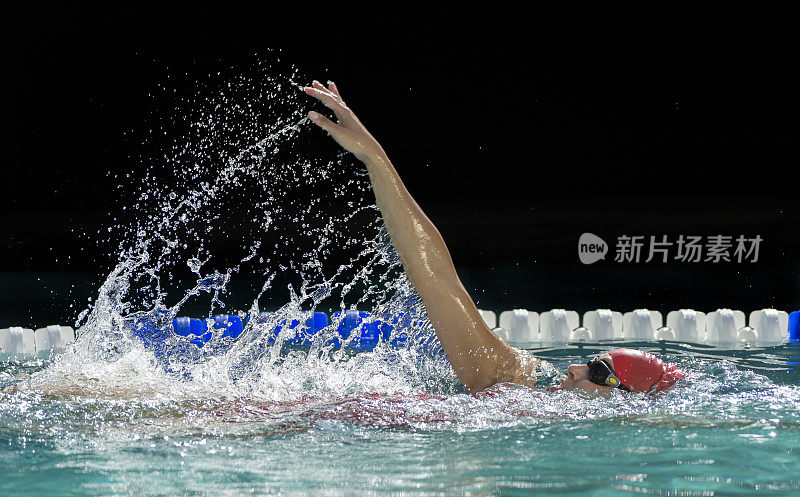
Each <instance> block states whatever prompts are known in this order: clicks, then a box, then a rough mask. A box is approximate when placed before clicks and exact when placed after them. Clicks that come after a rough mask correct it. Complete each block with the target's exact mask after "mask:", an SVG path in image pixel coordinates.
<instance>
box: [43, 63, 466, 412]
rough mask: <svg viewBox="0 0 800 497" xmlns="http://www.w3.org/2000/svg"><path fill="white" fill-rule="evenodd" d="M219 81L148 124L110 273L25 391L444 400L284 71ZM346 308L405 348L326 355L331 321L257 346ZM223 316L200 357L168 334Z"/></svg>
mask: <svg viewBox="0 0 800 497" xmlns="http://www.w3.org/2000/svg"><path fill="white" fill-rule="evenodd" d="M217 76H219V77H216V78H215V77H214V75H209V79H208V80H207V81H205V82H203V83H197V84H195V86H194V88H192V89H190V90H188V91H185V94H186V95H188V96H183V97H180V98H174V99H172V100H170V101H169V102H170V104H171V107H170V108H168V109H166V110H165V109H160V110H159V111H158V112H159V115H157V116H156V117H155V118H154V123H153V124H152V129H150V130H148V133H146V137H145V139H144V140H143V141H142V143H141V144H140V148H141V149H142V150H145V151H147V153H146V154H144V153H143V154H142V155H141V156H140V157H139V167H138V168H137V169H136V170H134V171H132V172H131V173H129V174H126V175H125V176H124V178H120V179H121V180H124V181H121V184H120V198H121V199H122V200H121V201H120V204H121V208H120V209H119V212H118V213H117V215H116V216H115V217H114V220H115V223H114V224H113V225H112V226H110V227H109V229H108V237H107V239H109V240H116V241H117V242H118V245H117V246H116V248H115V251H116V252H117V253H118V262H117V264H116V266H115V267H114V268H113V270H112V271H111V272H110V273H109V274H108V276H107V277H106V279H105V281H104V283H103V284H102V286H101V287H100V289H99V292H98V296H97V299H96V300H95V302H94V304H93V305H92V306H90V307H89V308H88V309H86V310H85V311H84V312H83V313H82V314H81V315H80V316H79V318H78V320H77V323H76V326H79V327H80V330H79V331H80V333H79V337H78V340H77V342H76V343H75V344H74V346H72V347H71V348H70V349H69V350H68V351H67V352H66V353H64V354H63V355H61V356H60V357H59V358H58V360H57V361H56V363H55V364H54V365H52V366H51V367H49V368H47V369H46V370H44V371H42V372H41V373H39V374H37V375H36V377H35V383H37V384H39V385H54V384H59V385H63V384H65V383H70V384H73V385H74V386H75V387H76V388H77V389H84V388H87V386H88V387H91V388H92V389H94V390H96V391H100V390H103V389H106V391H107V392H108V393H110V394H112V395H145V396H147V395H150V396H152V395H158V396H164V397H166V398H171V399H181V398H184V399H185V398H195V399H196V398H203V397H215V398H219V397H237V398H238V397H245V396H246V397H249V398H257V399H268V400H287V399H296V398H301V397H303V396H307V395H315V396H324V395H328V394H348V393H357V392H362V391H370V392H398V391H400V392H411V391H417V390H420V389H422V388H428V387H432V388H438V389H444V390H445V391H448V390H453V389H457V388H458V386H457V384H456V382H455V378H454V376H453V374H452V372H451V370H450V368H449V367H448V366H447V364H446V362H445V360H444V358H443V357H442V355H441V354H437V353H431V351H430V347H428V348H427V351H426V352H425V353H423V352H420V351H418V349H419V348H418V347H417V345H418V344H419V342H420V341H421V340H423V339H424V340H430V337H431V336H432V331H431V328H430V325H429V323H428V321H427V319H426V318H425V313H424V310H423V308H422V306H421V305H420V302H419V299H418V297H417V296H416V294H415V292H414V290H413V288H412V287H411V285H410V284H409V282H408V280H407V278H406V277H405V275H404V274H403V271H402V266H401V264H400V262H399V258H398V256H397V254H396V253H395V251H394V249H393V248H392V246H391V243H390V242H389V239H388V236H387V233H386V231H385V229H384V228H383V225H382V221H381V219H380V215H379V212H378V210H377V208H376V206H375V205H374V197H373V196H372V193H371V189H370V187H369V181H368V178H367V175H366V172H365V170H364V169H363V167H360V165H359V164H358V162H357V161H356V160H355V159H353V158H352V157H350V156H349V155H347V154H344V153H341V152H340V151H338V150H336V149H335V148H334V147H333V146H332V145H330V144H329V143H327V141H325V140H324V137H322V136H320V133H319V131H318V130H316V129H313V128H312V126H310V125H309V123H308V122H307V119H306V118H305V115H306V113H307V110H308V109H309V108H310V107H311V105H312V102H309V101H308V98H307V97H306V96H305V95H304V94H303V93H302V92H301V91H300V88H301V86H302V84H301V83H299V82H298V79H299V76H298V72H297V70H292V71H290V72H289V73H288V75H284V76H282V75H277V76H276V75H275V73H274V71H273V70H272V69H271V65H270V64H267V63H264V62H259V63H258V64H256V65H255V66H254V67H250V68H247V69H246V70H241V71H239V73H238V74H233V75H224V76H222V75H217ZM306 79H307V78H306ZM303 81H305V79H304V80H303ZM165 92H166V93H167V94H169V88H167V87H165ZM104 238H106V237H104ZM106 243H108V242H106ZM237 283H238V284H239V285H238V286H237ZM234 287H235V288H236V290H231V289H232V288H234ZM230 301H233V302H234V305H231V304H230V303H229V302H230ZM264 302H267V303H268V305H267V307H270V308H269V309H268V310H269V311H271V312H270V314H269V317H267V318H265V317H264V316H262V315H261V312H262V311H264V310H265V309H264V308H263V307H264ZM356 308H358V309H360V310H367V311H369V312H371V313H372V314H373V315H374V316H376V317H380V318H382V319H385V320H390V321H391V320H392V319H399V317H400V316H402V317H403V318H404V320H405V322H407V323H408V324H409V326H408V327H407V328H406V329H404V330H403V331H404V332H406V333H408V334H409V340H408V342H407V347H405V348H401V349H399V350H397V349H393V348H389V347H387V346H379V347H378V348H377V349H376V350H375V351H373V352H370V353H364V354H359V355H358V357H355V358H351V357H350V355H351V354H350V353H348V352H346V351H345V350H342V349H336V350H334V349H332V346H331V345H330V339H331V338H333V337H334V336H335V333H336V331H335V330H336V328H337V327H338V324H339V322H340V321H341V319H342V317H341V316H339V317H336V318H334V319H333V322H332V323H331V325H330V326H329V327H327V328H326V329H325V330H323V332H321V333H318V334H317V335H316V336H315V338H314V341H313V343H312V345H311V346H310V348H306V349H304V350H289V349H287V348H286V347H285V345H284V343H283V342H284V339H285V338H287V336H288V335H286V334H287V333H289V332H290V331H291V330H289V329H288V328H287V327H286V326H284V327H283V328H284V331H283V332H281V334H280V335H278V339H277V340H275V341H274V343H269V338H271V337H272V336H273V334H274V331H275V328H276V326H278V325H279V324H281V323H285V322H291V321H292V320H299V321H300V322H304V321H305V320H306V319H308V318H309V317H310V316H311V315H313V312H314V311H315V310H318V309H319V310H324V311H326V312H329V311H330V310H331V309H333V310H338V311H340V312H342V313H343V312H344V311H345V310H347V309H356ZM221 313H226V314H237V315H238V316H239V317H240V318H242V319H243V320H244V322H245V323H246V324H245V329H244V332H243V334H242V335H241V336H240V337H239V338H238V339H237V340H235V341H234V340H232V339H230V338H227V337H223V336H222V333H221V331H220V332H216V331H215V332H214V335H213V336H212V338H211V340H210V341H209V342H208V343H207V344H205V345H204V346H203V348H202V349H200V348H198V347H197V346H195V345H194V344H192V343H190V342H189V339H188V338H186V337H182V336H178V335H176V334H174V333H172V332H171V326H172V324H171V323H172V320H173V318H175V317H179V316H182V315H190V316H191V315H194V316H198V315H199V316H203V315H204V316H205V317H211V316H213V315H215V314H221ZM141 323H146V326H147V336H146V337H145V338H146V339H145V340H142V337H141V333H138V334H137V333H134V329H136V327H137V326H139V327H141ZM399 331H400V330H399V329H397V328H396V329H395V330H394V333H395V335H394V336H393V337H392V338H394V337H395V336H396V334H397V333H399ZM355 338H356V334H353V336H352V337H351V340H352V339H355ZM154 344H155V345H154ZM326 344H327V345H326ZM345 345H346V344H345Z"/></svg>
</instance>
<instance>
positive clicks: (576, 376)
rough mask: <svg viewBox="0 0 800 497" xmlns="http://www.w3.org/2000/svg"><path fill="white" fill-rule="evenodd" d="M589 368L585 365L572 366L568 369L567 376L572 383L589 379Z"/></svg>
mask: <svg viewBox="0 0 800 497" xmlns="http://www.w3.org/2000/svg"><path fill="white" fill-rule="evenodd" d="M588 373H589V367H588V366H587V365H585V364H570V366H569V367H568V368H567V376H569V379H570V380H572V381H578V380H580V379H583V378H588V377H589V374H588Z"/></svg>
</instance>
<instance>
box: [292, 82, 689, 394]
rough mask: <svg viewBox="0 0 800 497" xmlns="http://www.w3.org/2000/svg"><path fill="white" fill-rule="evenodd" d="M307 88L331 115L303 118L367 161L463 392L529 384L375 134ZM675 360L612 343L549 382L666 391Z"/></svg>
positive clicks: (336, 101)
mask: <svg viewBox="0 0 800 497" xmlns="http://www.w3.org/2000/svg"><path fill="white" fill-rule="evenodd" d="M304 91H305V93H306V94H308V95H310V96H312V97H314V98H316V99H318V100H319V101H320V102H322V103H323V104H324V105H325V106H326V107H328V108H329V109H330V110H331V111H333V114H334V115H335V116H336V120H337V122H333V121H332V120H330V119H328V118H327V117H325V116H323V115H322V114H320V113H318V112H315V111H311V112H309V113H308V117H309V119H310V120H311V121H312V122H313V123H314V124H316V125H317V126H319V127H320V128H322V129H323V130H325V131H327V132H328V134H329V135H330V136H331V137H332V138H333V139H334V140H335V141H336V142H337V143H338V144H339V145H341V146H342V147H343V148H344V149H345V150H347V151H349V152H351V153H352V154H353V155H355V156H356V158H358V159H359V160H360V161H361V162H363V163H364V164H365V165H366V167H367V172H368V173H369V179H370V182H371V183H372V189H373V191H374V193H375V200H376V202H377V204H378V208H379V209H380V211H381V215H382V217H383V220H384V223H385V224H386V228H387V230H388V232H389V237H390V238H391V240H392V244H393V245H394V248H395V250H396V251H397V253H398V254H399V255H400V260H401V261H402V263H403V268H404V269H405V272H406V274H407V275H408V278H409V280H410V281H411V284H412V285H414V289H415V290H416V291H417V293H418V294H419V296H420V297H421V298H422V302H423V304H424V306H425V310H426V311H427V313H428V318H429V319H430V321H431V324H432V325H433V329H434V330H435V332H436V335H437V337H438V338H439V342H440V343H441V344H442V348H443V349H444V351H445V353H446V354H447V359H448V361H449V362H450V365H451V366H452V367H453V369H454V370H455V373H456V376H458V379H459V380H461V382H462V383H463V384H464V386H465V387H466V388H467V390H468V391H469V392H470V393H476V392H480V391H482V390H485V389H487V388H489V387H491V386H493V385H495V384H499V383H515V384H519V385H524V386H527V387H531V388H533V386H534V384H535V383H536V376H535V374H534V370H535V364H534V362H533V361H530V360H528V359H529V358H528V357H527V356H523V355H522V354H521V353H520V351H519V350H517V349H514V348H513V347H511V346H510V345H508V344H507V343H506V342H505V341H503V340H502V339H501V338H500V337H498V336H497V335H496V334H495V333H493V332H492V330H490V329H489V327H488V326H487V325H486V323H485V322H484V321H483V319H482V318H481V316H480V314H479V313H478V308H477V307H476V306H475V303H474V302H473V300H472V298H471V297H470V295H469V293H467V290H466V289H465V288H464V285H462V284H461V280H460V279H459V278H458V274H456V270H455V266H454V265H453V260H452V258H451V257H450V252H449V251H448V250H447V246H446V245H445V243H444V240H443V239H442V236H441V235H440V234H439V231H438V230H437V229H436V227H435V226H434V225H433V223H432V222H431V220H430V219H428V217H427V216H426V215H425V213H424V212H422V209H421V208H420V207H419V205H417V202H416V201H415V200H414V198H413V197H412V196H411V194H410V193H409V192H408V190H407V189H406V187H405V185H404V184H403V182H402V181H401V180H400V176H398V174H397V171H396V170H395V168H394V166H393V165H392V163H391V162H390V161H389V158H388V156H387V155H386V152H385V151H384V150H383V147H381V145H380V144H379V143H378V141H377V140H376V139H375V138H374V137H373V136H372V135H371V134H370V133H369V131H367V129H366V128H365V127H364V125H363V124H361V121H359V120H358V118H357V117H356V115H355V114H354V113H353V111H352V110H351V109H350V108H349V107H348V106H347V105H346V104H345V102H344V100H343V99H342V96H341V94H340V93H339V89H338V88H337V87H336V84H334V83H333V82H328V86H327V87H326V86H324V85H323V84H321V83H320V82H318V81H314V82H313V83H312V85H311V86H308V87H305V88H304ZM680 376H681V373H680V371H679V370H677V368H675V366H673V365H671V364H667V363H664V362H662V361H661V360H660V359H658V358H656V357H655V356H653V355H652V354H649V353H646V352H642V351H638V350H632V349H616V350H612V351H610V352H609V353H606V354H602V355H600V356H598V357H597V358H596V359H594V360H592V361H589V363H587V364H585V365H578V364H573V365H571V366H569V368H567V376H566V378H564V379H563V380H562V381H561V385H557V386H555V385H554V386H552V387H550V389H551V390H561V389H564V390H575V389H579V390H585V391H589V392H606V393H608V392H610V391H611V390H614V389H615V388H619V389H622V390H628V391H633V392H642V391H646V392H655V391H665V390H668V389H669V388H671V387H672V386H673V385H674V384H675V382H676V381H677V380H678V378H680Z"/></svg>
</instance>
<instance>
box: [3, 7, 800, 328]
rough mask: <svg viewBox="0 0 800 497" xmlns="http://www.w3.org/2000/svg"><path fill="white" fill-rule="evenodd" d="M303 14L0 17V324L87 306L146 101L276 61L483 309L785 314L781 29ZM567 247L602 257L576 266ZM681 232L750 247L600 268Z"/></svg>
mask: <svg viewBox="0 0 800 497" xmlns="http://www.w3.org/2000/svg"><path fill="white" fill-rule="evenodd" d="M304 9H305V10H297V11H290V10H289V9H283V10H277V9H274V8H273V9H267V8H263V9H262V10H253V9H252V8H251V7H248V8H246V9H245V8H242V9H236V8H233V7H231V9H230V10H228V11H221V10H220V9H206V8H202V7H197V6H193V7H186V8H179V7H174V8H172V9H171V10H169V11H166V10H164V8H145V7H141V8H136V9H134V8H132V7H131V8H124V7H120V8H112V9H108V8H105V9H93V8H90V7H87V6H83V7H74V8H73V7H70V8H66V7H61V8H58V9H55V10H52V9H41V10H40V11H36V12H32V11H19V12H17V13H14V14H12V15H11V16H10V18H9V20H10V21H12V22H11V24H12V28H11V30H10V31H9V32H7V35H6V36H7V37H8V39H7V40H6V43H5V45H6V47H7V49H8V50H7V52H8V57H7V59H6V60H5V61H4V65H5V68H6V71H5V78H4V79H5V80H6V82H7V83H10V89H8V90H7V91H6V92H5V94H4V97H3V98H4V103H5V105H4V107H5V109H7V115H8V119H7V122H8V124H9V128H10V131H9V132H8V133H7V134H6V136H7V138H10V142H11V143H10V144H9V146H8V147H7V150H10V151H11V152H10V156H9V157H8V158H7V160H6V161H5V167H4V168H3V169H4V172H3V183H4V188H3V191H4V192H3V194H2V198H1V199H0V237H1V240H0V241H1V242H2V243H0V327H5V326H13V325H21V326H32V327H36V326H42V325H47V324H52V323H55V322H59V323H62V324H72V322H73V321H74V319H75V317H76V316H77V314H78V313H79V312H80V311H81V310H83V309H84V308H85V306H86V304H87V300H88V298H89V297H91V296H94V295H96V291H97V288H98V286H99V284H100V283H101V282H102V280H103V279H104V277H105V275H106V274H107V273H108V271H109V270H110V269H111V268H113V266H114V263H115V262H116V259H115V256H114V254H113V253H109V252H108V249H107V247H105V246H103V245H102V244H98V243H97V242H98V239H100V238H102V234H98V233H103V230H104V229H105V227H106V226H108V225H109V224H110V223H111V220H110V218H111V216H113V214H114V209H115V208H116V206H118V202H117V199H115V197H114V196H115V195H119V194H120V193H119V191H118V190H116V189H115V187H116V186H117V185H118V184H119V180H116V179H114V178H113V175H114V172H115V171H123V170H124V171H129V170H132V169H134V170H135V168H136V167H137V165H136V162H135V160H134V159H131V157H132V156H135V155H136V150H135V147H136V144H135V143H131V142H130V141H129V140H126V136H128V135H127V133H129V132H130V131H131V130H139V131H141V130H142V128H144V127H146V126H147V123H148V119H150V116H152V114H153V112H154V111H155V112H158V111H159V109H154V108H153V105H154V100H153V98H152V97H151V93H152V92H154V91H155V90H156V89H157V85H159V84H174V85H176V87H180V85H181V84H182V83H181V81H184V82H185V81H188V80H192V79H193V78H195V79H200V78H202V77H203V75H206V74H208V73H210V72H214V71H217V70H229V69H230V68H232V67H236V66H237V65H238V66H247V65H248V64H252V63H253V61H255V60H257V59H258V58H259V57H260V55H259V54H264V53H266V52H268V51H269V50H278V49H279V50H280V53H281V54H282V55H281V57H282V58H283V60H285V61H289V62H290V63H291V64H293V65H295V66H296V67H298V68H299V69H300V71H301V73H302V74H304V75H312V76H313V77H316V78H318V79H320V80H323V81H324V80H326V79H332V80H334V81H336V82H337V84H338V85H339V87H340V89H341V90H342V93H343V95H344V97H345V99H346V100H347V101H348V103H349V105H350V106H351V107H352V108H353V109H354V110H355V111H356V112H357V113H358V115H359V117H360V118H361V120H362V122H364V123H365V124H366V125H367V127H368V128H369V129H370V130H371V131H372V133H373V135H375V136H376V137H377V138H378V139H379V140H380V141H381V143H382V144H383V146H384V148H385V149H386V151H387V152H388V154H389V156H390V157H391V159H392V161H393V162H394V164H395V166H396V167H397V169H398V171H399V173H400V174H401V176H402V177H403V179H404V181H405V183H406V185H407V187H408V189H409V190H410V191H411V193H412V194H413V195H414V196H415V198H416V199H417V201H418V202H419V204H420V205H421V206H422V208H423V209H424V210H425V211H426V213H427V214H428V215H429V217H430V218H431V219H432V220H433V221H434V223H435V224H436V225H437V226H438V227H439V229H440V231H441V232H442V234H443V236H444V238H445V240H446V241H447V243H448V245H449V248H450V250H451V252H452V254H453V258H454V261H455V263H456V266H457V268H458V270H459V273H460V275H461V276H462V279H463V280H464V282H465V285H466V286H467V288H468V289H469V290H470V291H471V292H472V294H473V297H474V298H475V300H476V301H477V302H478V305H479V307H482V308H488V309H493V310H495V311H500V310H504V309H511V308H515V307H525V308H528V309H531V310H538V311H543V310H547V309H549V308H553V307H564V308H568V309H575V310H579V311H585V310H588V309H592V308H600V307H610V308H613V309H615V310H620V311H627V310H631V309H634V308H639V307H648V308H651V309H659V310H661V311H662V312H668V311H669V310H671V309H677V308H682V307H692V308H696V309H698V310H705V311H709V310H713V309H716V308H718V307H731V308H738V309H741V310H744V311H745V312H749V311H751V310H754V309H759V308H763V307H776V308H779V309H783V310H787V311H791V310H796V309H797V308H798V307H799V305H798V304H800V255H799V254H800V252H799V251H798V249H800V237H799V236H798V228H797V226H798V221H800V207H798V200H797V184H798V172H797V171H798V166H797V165H798V136H800V134H798V132H799V131H800V129H798V127H799V126H798V111H800V97H799V96H798V88H800V85H799V84H798V83H800V81H798V77H797V75H796V74H795V66H796V65H797V53H796V40H795V39H794V38H795V36H794V33H793V31H792V30H791V29H790V27H789V26H785V27H784V26H782V25H781V21H782V19H784V16H783V15H782V14H781V13H777V12H776V13H770V14H769V15H768V16H765V18H764V19H761V18H759V17H757V16H754V15H750V14H749V13H744V14H743V15H742V16H741V17H739V18H723V17H721V16H712V17H709V18H705V19H700V20H697V17H696V16H694V15H686V16H683V15H677V16H676V17H675V18H674V19H670V18H667V17H666V16H664V15H655V16H653V15H646V16H645V15H642V16H641V18H640V20H639V21H637V22H635V23H633V22H628V21H619V20H618V21H617V22H611V21H609V22H605V21H603V22H600V21H599V19H593V18H592V15H591V14H590V15H587V16H585V17H584V18H582V19H581V20H577V19H575V18H574V17H573V16H572V15H571V14H570V15H565V14H545V13H543V12H539V13H537V14H536V15H534V14H532V13H529V14H525V15H523V14H522V13H520V12H515V11H501V10H497V11H492V12H486V11H480V12H470V11H468V10H467V9H457V10H453V11H449V10H446V9H441V10H438V11H431V10H430V9H428V10H426V11H417V10H414V9H412V8H411V7H409V8H407V9H406V10H403V11H388V10H382V9H383V7H380V6H378V5H374V6H373V7H372V10H371V11H369V12H343V11H341V10H338V9H332V8H331V7H330V6H329V7H327V8H326V9H324V10H318V9H317V8H316V7H310V6H309V7H304ZM687 19H694V20H695V22H687ZM662 21H663V23H661V22H662ZM176 80H177V82H176ZM311 108H315V107H313V105H312V103H311V102H309V109H311ZM321 139H324V138H323V137H321ZM109 173H110V174H109ZM583 232H592V233H595V234H597V235H599V236H601V237H603V238H604V239H605V240H606V241H607V242H609V243H610V245H611V251H612V253H611V254H609V257H607V260H606V261H601V262H598V263H596V264H594V265H591V266H584V265H582V264H580V263H579V262H578V259H577V240H578V237H579V236H580V234H581V233H583ZM681 234H683V235H702V236H708V235H718V234H721V235H729V236H733V237H734V238H735V237H737V236H738V235H742V234H743V235H746V236H748V237H752V236H755V235H760V236H761V237H762V238H763V239H764V241H763V242H762V245H761V254H760V259H759V260H758V262H756V263H742V264H737V263H735V262H731V263H718V264H711V263H693V264H689V263H670V264H662V263H655V262H651V263H644V262H640V263H638V264H630V263H628V264H623V263H616V262H614V261H613V250H614V241H615V240H616V238H617V237H618V236H620V235H645V236H647V237H649V236H650V235H654V236H657V237H661V236H663V235H668V236H669V237H670V240H672V241H675V240H676V239H677V237H678V235H681ZM645 256H646V254H645ZM250 298H252V297H251V296H249V295H248V296H247V297H243V298H242V302H241V304H242V305H243V306H244V305H246V303H247V302H248V299H250Z"/></svg>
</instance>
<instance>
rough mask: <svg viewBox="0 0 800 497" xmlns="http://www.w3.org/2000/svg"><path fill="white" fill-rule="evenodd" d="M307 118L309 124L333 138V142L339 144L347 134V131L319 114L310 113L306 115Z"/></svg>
mask: <svg viewBox="0 0 800 497" xmlns="http://www.w3.org/2000/svg"><path fill="white" fill-rule="evenodd" d="M308 118H309V119H311V122H313V123H314V124H316V125H317V126H319V127H320V128H322V129H324V130H325V131H327V132H328V133H330V135H331V136H332V137H333V139H334V140H336V141H337V142H340V143H341V140H342V138H344V136H345V135H346V134H347V130H346V129H345V128H343V127H342V126H339V125H338V124H336V123H335V122H333V121H331V120H330V119H328V118H327V117H325V116H323V115H322V114H320V113H319V112H315V111H313V110H312V111H311V112H309V113H308Z"/></svg>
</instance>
